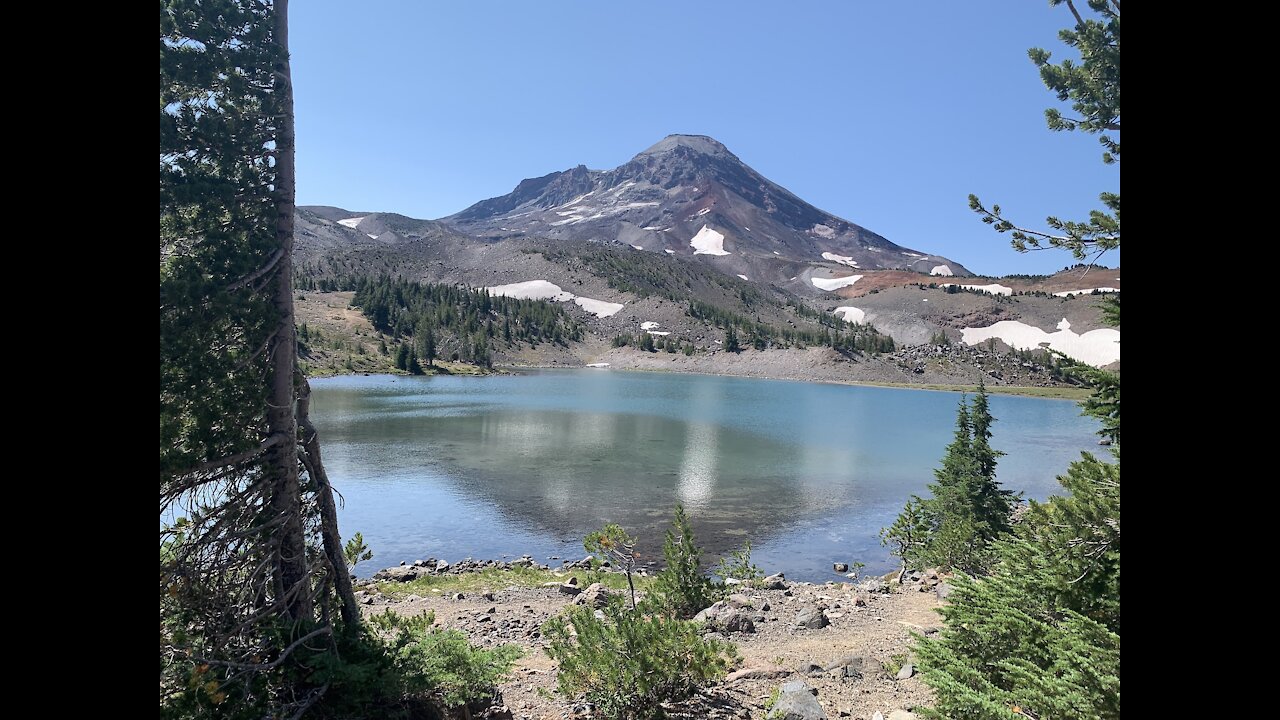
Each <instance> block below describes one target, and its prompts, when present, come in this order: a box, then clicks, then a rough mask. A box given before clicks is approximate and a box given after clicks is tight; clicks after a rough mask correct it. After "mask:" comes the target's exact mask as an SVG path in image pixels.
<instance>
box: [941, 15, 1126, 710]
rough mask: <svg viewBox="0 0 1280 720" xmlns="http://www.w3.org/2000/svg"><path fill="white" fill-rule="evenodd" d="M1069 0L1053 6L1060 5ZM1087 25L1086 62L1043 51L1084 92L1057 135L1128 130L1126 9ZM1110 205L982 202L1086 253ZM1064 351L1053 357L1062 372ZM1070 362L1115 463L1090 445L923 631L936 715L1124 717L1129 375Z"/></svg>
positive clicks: (1039, 236)
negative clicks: (1086, 209)
mask: <svg viewBox="0 0 1280 720" xmlns="http://www.w3.org/2000/svg"><path fill="white" fill-rule="evenodd" d="M1062 3H1063V0H1051V4H1052V5H1059V4H1062ZM1065 4H1066V5H1067V6H1068V8H1069V9H1070V10H1071V13H1072V16H1073V17H1074V18H1075V25H1074V26H1073V27H1072V28H1071V29H1068V30H1064V31H1062V32H1061V33H1060V37H1061V38H1062V39H1063V40H1064V41H1065V42H1066V43H1067V44H1068V45H1070V46H1072V47H1074V48H1076V49H1078V50H1079V51H1080V55H1081V61H1080V62H1078V63H1075V62H1072V61H1069V60H1068V61H1063V62H1062V63H1060V64H1057V65H1053V64H1050V63H1049V62H1048V60H1049V53H1047V52H1046V51H1044V50H1038V49H1037V50H1032V51H1031V57H1032V60H1033V61H1034V62H1035V63H1036V65H1038V66H1039V67H1040V70H1041V77H1042V78H1043V79H1044V81H1045V84H1046V85H1048V86H1049V87H1050V89H1052V90H1053V91H1054V92H1055V93H1057V95H1058V97H1059V99H1060V100H1064V101H1066V100H1071V102H1072V106H1073V109H1074V110H1075V111H1076V112H1077V113H1078V114H1079V117H1077V118H1071V119H1068V118H1064V117H1063V116H1062V115H1061V113H1060V112H1059V111H1057V110H1056V109H1054V110H1049V111H1048V112H1047V113H1046V115H1047V117H1048V121H1049V126H1050V128H1052V129H1054V130H1074V129H1081V130H1085V131H1087V132H1097V133H1101V132H1105V131H1115V132H1118V131H1119V130H1120V5H1119V3H1118V2H1114V0H1088V7H1089V10H1090V11H1091V12H1092V13H1093V15H1092V16H1088V17H1086V16H1085V15H1082V14H1081V12H1080V11H1079V10H1078V9H1077V8H1076V6H1075V4H1074V3H1073V2H1071V0H1066V3H1065ZM1101 140H1102V144H1103V145H1104V147H1106V153H1105V155H1104V160H1105V161H1106V162H1113V161H1116V160H1118V158H1119V154H1120V146H1119V142H1118V141H1114V140H1112V139H1111V138H1110V137H1107V136H1103V137H1102V138H1101ZM1102 199H1103V202H1104V204H1105V205H1107V207H1108V209H1109V210H1111V211H1113V212H1111V213H1104V212H1096V211H1095V212H1094V213H1093V214H1092V216H1091V218H1090V220H1089V221H1088V222H1083V223H1076V222H1062V221H1058V220H1057V219H1055V218H1050V219H1049V225H1050V226H1051V227H1053V228H1054V229H1055V230H1058V231H1060V232H1058V233H1052V234H1050V233H1040V232H1035V231H1028V230H1023V229H1020V228H1016V227H1015V226H1014V225H1013V224H1012V223H1010V222H1008V221H1006V220H1004V218H1002V217H1001V216H1000V209H999V208H998V207H993V208H992V210H991V211H990V212H988V211H987V210H986V209H985V208H983V207H982V205H981V204H980V203H979V202H978V200H977V198H976V197H972V196H970V204H971V206H972V207H973V208H974V209H975V210H976V211H978V212H980V213H982V214H983V219H984V221H986V222H988V223H990V224H993V225H995V227H996V230H998V231H999V232H1010V231H1012V232H1013V239H1014V246H1015V247H1016V248H1018V249H1019V250H1022V251H1025V250H1027V249H1029V248H1031V247H1038V246H1043V245H1047V246H1054V247H1061V248H1065V249H1067V250H1070V251H1071V252H1072V253H1073V254H1074V255H1075V256H1076V257H1084V256H1085V254H1086V253H1090V252H1092V253H1094V254H1095V256H1096V255H1098V254H1101V253H1103V252H1105V251H1106V250H1108V249H1111V248H1119V246H1120V216H1119V210H1120V207H1119V206H1120V196H1119V193H1103V195H1102ZM1106 302H1107V305H1106V310H1105V312H1104V321H1105V322H1108V323H1110V324H1113V325H1119V323H1120V306H1119V302H1118V300H1114V299H1109V300H1107V301H1106ZM1059 360H1060V359H1059V358H1051V367H1052V369H1053V372H1055V373H1058V372H1061V370H1060V367H1059V366H1060V364H1061V363H1060V362H1059ZM1072 365H1073V366H1068V368H1067V370H1066V372H1069V373H1071V374H1073V375H1076V376H1078V377H1081V378H1082V379H1084V380H1085V381H1086V383H1087V384H1089V385H1090V386H1091V387H1093V388H1094V393H1093V395H1092V396H1091V397H1090V398H1089V399H1088V400H1087V401H1086V402H1085V403H1083V406H1084V408H1085V412H1086V413H1087V414H1089V415H1092V416H1094V417H1096V418H1098V419H1099V420H1101V421H1102V425H1103V426H1102V429H1101V430H1100V431H1099V432H1100V434H1101V435H1103V437H1105V438H1107V439H1109V440H1111V441H1112V443H1113V450H1112V452H1113V455H1114V458H1115V462H1114V463H1112V464H1108V463H1104V462H1101V461H1100V460H1098V459H1097V458H1095V457H1094V456H1092V455H1090V454H1088V453H1083V454H1082V458H1081V460H1079V461H1077V462H1075V463H1072V465H1071V466H1070V468H1068V471H1067V474H1066V475H1064V476H1060V477H1059V478H1058V480H1059V482H1060V483H1061V484H1062V486H1063V488H1064V489H1066V490H1068V491H1069V493H1070V494H1069V495H1066V496H1062V497H1053V498H1050V499H1049V500H1048V501H1047V502H1045V503H1036V502H1032V503H1031V507H1030V509H1029V510H1028V511H1027V513H1026V514H1025V515H1024V516H1023V519H1022V521H1021V522H1020V523H1019V524H1018V526H1017V528H1016V530H1015V534H1014V536H1013V538H1012V539H1010V540H1008V541H1001V542H997V543H996V544H995V546H994V551H995V556H996V558H997V560H998V562H997V563H996V564H995V566H994V569H993V570H992V572H991V574H990V575H988V576H986V577H982V578H968V577H965V576H959V577H957V578H955V579H954V580H952V581H951V582H953V583H954V586H955V587H954V589H953V591H952V594H951V596H950V598H949V602H948V604H947V605H946V606H945V607H944V608H943V610H942V614H943V617H944V618H945V620H946V626H945V627H944V629H943V631H942V632H941V633H940V634H939V635H938V636H937V637H934V638H918V641H917V647H916V652H917V654H918V656H919V657H920V661H921V667H922V670H923V674H924V678H925V681H926V682H927V683H928V684H929V685H930V686H931V687H932V688H933V689H934V692H935V695H936V696H937V708H936V710H934V711H931V715H932V716H935V717H948V718H966V719H973V720H987V719H991V720H996V719H1000V720H1013V719H1016V718H1027V717H1032V718H1098V719H1102V720H1111V719H1112V718H1115V719H1117V720H1118V718H1119V717H1120V448H1119V445H1120V378H1119V377H1118V376H1117V375H1114V374H1111V373H1107V372H1104V371H1101V370H1097V369H1094V368H1080V367H1079V366H1078V365H1074V364H1072Z"/></svg>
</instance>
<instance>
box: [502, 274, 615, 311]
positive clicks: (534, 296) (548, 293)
mask: <svg viewBox="0 0 1280 720" xmlns="http://www.w3.org/2000/svg"><path fill="white" fill-rule="evenodd" d="M485 289H486V290H488V291H489V294H490V295H501V296H503V297H510V298H519V299H521V300H555V301H556V302H569V301H573V302H574V303H575V304H576V305H577V306H578V307H580V308H582V309H583V310H586V311H587V312H589V313H591V314H592V315H595V316H596V317H602V318H603V317H609V316H610V315H613V314H615V313H617V312H618V311H619V310H621V309H622V303H611V302H605V301H604V300H596V299H593V298H588V297H578V296H577V295H574V294H573V293H571V292H565V291H564V290H562V289H560V286H559V285H556V284H555V283H551V282H547V281H546V280H526V281H525V282H518V283H511V284H510V285H494V286H492V287H487V288H485Z"/></svg>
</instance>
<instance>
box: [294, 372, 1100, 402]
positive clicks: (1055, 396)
mask: <svg viewBox="0 0 1280 720" xmlns="http://www.w3.org/2000/svg"><path fill="white" fill-rule="evenodd" d="M530 370H533V371H537V370H583V371H585V370H597V371H608V372H636V373H652V374H670V375H701V376H703V377H733V378H747V379H753V380H783V381H787V382H799V383H805V384H809V385H845V386H854V387H873V388H893V389H897V390H922V391H927V392H952V393H974V392H977V390H978V386H977V385H944V384H939V383H895V382H883V381H876V380H833V379H814V378H805V377H799V376H778V375H746V374H740V373H717V372H706V371H700V370H684V369H662V368H638V367H626V368H621V367H620V368H613V367H589V366H587V365H581V366H570V365H497V366H494V368H493V370H492V371H489V372H482V373H481V372H477V373H427V374H424V375H410V374H408V373H399V372H376V373H374V372H340V373H323V374H315V375H309V376H308V379H311V380H322V379H326V378H339V377H362V376H372V375H391V376H393V377H476V378H482V377H495V376H502V375H520V374H524V373H525V372H527V371H530ZM986 387H987V393H989V394H991V395H1011V396H1014V397H1030V398H1037V399H1040V400H1070V401H1072V402H1079V401H1081V400H1083V399H1085V398H1087V397H1089V394H1090V393H1091V392H1092V391H1091V390H1089V389H1088V388H1077V387H1027V386H1019V385H988V386H986Z"/></svg>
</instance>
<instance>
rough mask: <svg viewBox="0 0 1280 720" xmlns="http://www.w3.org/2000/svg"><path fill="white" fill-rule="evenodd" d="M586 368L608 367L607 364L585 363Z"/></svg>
mask: <svg viewBox="0 0 1280 720" xmlns="http://www.w3.org/2000/svg"><path fill="white" fill-rule="evenodd" d="M587 367H594V368H605V367H609V363H587Z"/></svg>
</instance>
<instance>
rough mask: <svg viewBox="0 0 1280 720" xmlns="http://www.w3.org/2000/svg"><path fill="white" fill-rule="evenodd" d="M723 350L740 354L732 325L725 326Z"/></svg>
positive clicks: (736, 333)
mask: <svg viewBox="0 0 1280 720" xmlns="http://www.w3.org/2000/svg"><path fill="white" fill-rule="evenodd" d="M724 349H725V350H728V351H729V352H732V353H736V352H741V350H742V348H741V347H740V346H739V345H738V331H736V330H734V329H733V323H730V324H729V325H727V326H725V330H724Z"/></svg>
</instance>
